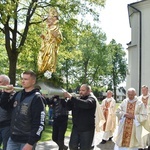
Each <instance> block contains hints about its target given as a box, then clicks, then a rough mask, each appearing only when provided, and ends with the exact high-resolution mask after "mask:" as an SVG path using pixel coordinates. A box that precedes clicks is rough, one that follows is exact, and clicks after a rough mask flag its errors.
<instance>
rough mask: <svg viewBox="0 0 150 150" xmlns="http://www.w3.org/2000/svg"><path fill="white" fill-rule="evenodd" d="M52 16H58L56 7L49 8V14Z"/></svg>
mask: <svg viewBox="0 0 150 150" xmlns="http://www.w3.org/2000/svg"><path fill="white" fill-rule="evenodd" d="M48 15H49V16H50V17H58V12H57V10H56V9H55V8H51V9H50V10H49V14H48Z"/></svg>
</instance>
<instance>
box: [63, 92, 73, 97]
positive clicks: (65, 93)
mask: <svg viewBox="0 0 150 150" xmlns="http://www.w3.org/2000/svg"><path fill="white" fill-rule="evenodd" d="M64 97H65V98H69V99H71V97H72V95H71V94H70V93H68V92H64Z"/></svg>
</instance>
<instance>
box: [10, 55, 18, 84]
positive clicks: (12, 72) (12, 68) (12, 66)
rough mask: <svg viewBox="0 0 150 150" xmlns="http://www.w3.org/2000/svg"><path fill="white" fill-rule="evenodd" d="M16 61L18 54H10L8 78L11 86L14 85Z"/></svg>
mask: <svg viewBox="0 0 150 150" xmlns="http://www.w3.org/2000/svg"><path fill="white" fill-rule="evenodd" d="M17 59H18V54H16V53H11V56H10V57H9V78H10V83H11V84H13V85H14V86H15V84H16V68H17Z"/></svg>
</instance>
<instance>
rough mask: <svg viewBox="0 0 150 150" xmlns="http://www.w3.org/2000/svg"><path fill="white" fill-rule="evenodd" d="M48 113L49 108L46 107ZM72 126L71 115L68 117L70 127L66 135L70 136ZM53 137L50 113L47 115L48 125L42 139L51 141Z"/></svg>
mask: <svg viewBox="0 0 150 150" xmlns="http://www.w3.org/2000/svg"><path fill="white" fill-rule="evenodd" d="M46 111H47V114H48V108H46ZM71 128H72V120H71V117H70V116H69V119H68V127H67V131H66V134H65V136H70V133H71ZM51 139H52V125H49V119H48V115H46V125H45V130H44V131H43V133H42V138H41V140H40V141H49V140H51Z"/></svg>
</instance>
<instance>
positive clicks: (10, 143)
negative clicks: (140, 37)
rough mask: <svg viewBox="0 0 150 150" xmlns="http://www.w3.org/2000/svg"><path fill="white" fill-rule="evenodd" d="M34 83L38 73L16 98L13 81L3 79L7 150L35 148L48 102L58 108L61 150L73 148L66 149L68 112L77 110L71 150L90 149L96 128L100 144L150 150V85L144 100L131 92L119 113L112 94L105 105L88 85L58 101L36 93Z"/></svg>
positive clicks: (0, 106)
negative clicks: (99, 136) (99, 101)
mask: <svg viewBox="0 0 150 150" xmlns="http://www.w3.org/2000/svg"><path fill="white" fill-rule="evenodd" d="M35 83H36V75H35V73H34V72H33V71H25V72H24V73H23V76H22V87H23V90H21V91H19V92H16V93H14V87H13V86H12V85H9V84H10V79H9V78H8V76H6V75H0V85H5V86H7V88H5V90H3V91H1V92H0V144H1V143H2V144H3V150H34V149H35V147H36V143H37V142H38V141H39V140H40V138H41V134H42V131H43V130H44V123H45V105H46V102H47V104H48V105H53V106H54V107H55V114H54V123H53V136H52V139H53V140H54V141H55V142H56V143H57V145H58V149H59V150H67V149H68V147H67V146H65V145H64V134H65V131H66V129H67V120H68V111H69V110H71V111H72V123H73V126H72V132H71V136H70V141H69V148H70V150H91V149H92V148H93V147H92V146H93V138H94V133H95V129H96V130H97V129H98V128H97V126H99V128H101V130H103V137H102V141H101V142H100V143H101V144H105V143H106V142H107V141H110V140H113V142H115V147H114V148H112V149H114V150H138V149H145V148H148V149H149V148H150V147H149V146H150V142H149V132H150V131H149V130H150V122H149V121H150V115H149V113H150V110H149V109H150V95H149V92H148V87H147V86H142V95H141V96H139V97H138V96H137V95H136V91H135V89H134V88H129V89H128V91H127V98H126V99H125V100H123V101H122V102H121V104H120V105H119V107H118V108H116V101H115V100H114V98H113V93H112V91H107V97H106V98H105V99H104V100H103V101H102V103H101V105H100V104H99V103H98V101H97V99H96V97H95V96H94V94H93V93H92V89H91V87H90V86H89V85H87V84H83V85H81V87H80V91H79V96H78V97H77V96H74V95H72V94H70V93H69V92H64V98H63V99H61V98H59V96H54V97H52V98H45V97H44V96H43V95H42V94H41V93H40V91H39V89H36V88H35ZM116 116H117V118H118V119H116ZM100 122H101V123H100ZM102 122H103V123H102ZM98 130H99V129H98ZM99 131H100V130H99Z"/></svg>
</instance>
